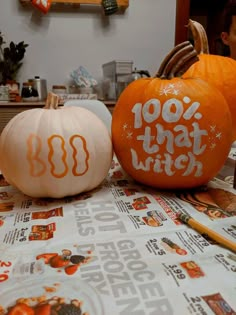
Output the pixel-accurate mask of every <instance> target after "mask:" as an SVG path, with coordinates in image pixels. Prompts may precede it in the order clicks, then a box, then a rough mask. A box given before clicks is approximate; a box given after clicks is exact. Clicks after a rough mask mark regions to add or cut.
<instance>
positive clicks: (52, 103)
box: [44, 92, 59, 109]
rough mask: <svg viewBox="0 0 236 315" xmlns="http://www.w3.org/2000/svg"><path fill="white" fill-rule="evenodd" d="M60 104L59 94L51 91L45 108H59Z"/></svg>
mask: <svg viewBox="0 0 236 315" xmlns="http://www.w3.org/2000/svg"><path fill="white" fill-rule="evenodd" d="M58 104H59V96H58V95H57V94H55V93H52V92H49V93H48V96H47V99H46V103H45V106H44V108H45V109H57V108H58Z"/></svg>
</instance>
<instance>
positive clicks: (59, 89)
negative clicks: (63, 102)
mask: <svg viewBox="0 0 236 315" xmlns="http://www.w3.org/2000/svg"><path fill="white" fill-rule="evenodd" d="M52 92H53V93H55V94H57V95H58V94H59V95H60V94H66V93H67V90H66V87H65V86H64V85H53V86H52Z"/></svg>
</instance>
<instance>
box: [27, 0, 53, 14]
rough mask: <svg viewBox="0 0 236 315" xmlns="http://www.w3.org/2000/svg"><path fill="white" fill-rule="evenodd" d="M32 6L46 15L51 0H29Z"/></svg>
mask: <svg viewBox="0 0 236 315" xmlns="http://www.w3.org/2000/svg"><path fill="white" fill-rule="evenodd" d="M31 3H32V5H33V6H34V7H35V8H37V9H39V10H40V11H41V12H43V13H44V14H46V13H48V11H49V9H50V7H51V4H52V0H31Z"/></svg>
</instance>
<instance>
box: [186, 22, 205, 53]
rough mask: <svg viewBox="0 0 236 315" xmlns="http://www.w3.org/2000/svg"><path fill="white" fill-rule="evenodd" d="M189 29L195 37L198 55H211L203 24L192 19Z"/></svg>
mask: <svg viewBox="0 0 236 315" xmlns="http://www.w3.org/2000/svg"><path fill="white" fill-rule="evenodd" d="M188 27H190V30H191V33H192V35H193V40H194V48H195V49H196V51H197V52H198V54H199V55H200V54H209V45H208V39H207V34H206V31H205V29H204V27H203V26H202V24H200V23H199V22H197V21H193V20H191V19H190V20H189V23H188Z"/></svg>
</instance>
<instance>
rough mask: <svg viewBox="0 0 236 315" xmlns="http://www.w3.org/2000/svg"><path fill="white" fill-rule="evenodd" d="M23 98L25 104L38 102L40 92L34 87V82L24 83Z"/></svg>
mask: <svg viewBox="0 0 236 315" xmlns="http://www.w3.org/2000/svg"><path fill="white" fill-rule="evenodd" d="M21 97H22V100H23V101H24V102H29V101H31V102H32V101H38V91H37V90H36V89H35V88H34V87H33V83H32V82H23V86H22V90H21Z"/></svg>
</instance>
